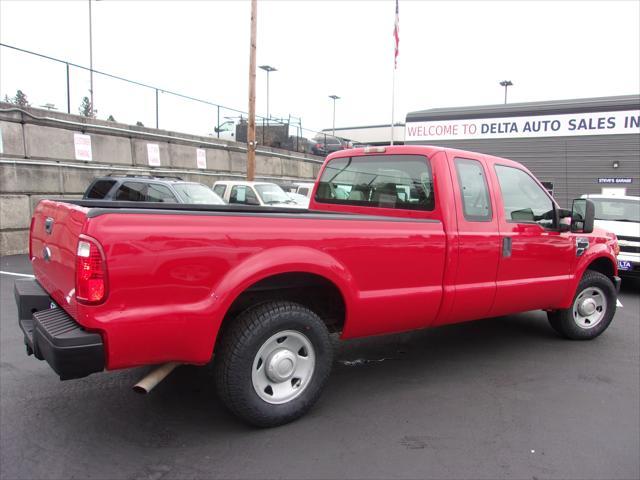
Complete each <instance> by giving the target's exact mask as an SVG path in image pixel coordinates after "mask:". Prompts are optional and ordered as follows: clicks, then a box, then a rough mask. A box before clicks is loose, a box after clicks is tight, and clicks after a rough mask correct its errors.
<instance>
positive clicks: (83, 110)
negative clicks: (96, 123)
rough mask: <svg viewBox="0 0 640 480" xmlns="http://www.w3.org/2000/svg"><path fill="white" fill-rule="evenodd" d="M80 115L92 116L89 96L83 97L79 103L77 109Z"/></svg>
mask: <svg viewBox="0 0 640 480" xmlns="http://www.w3.org/2000/svg"><path fill="white" fill-rule="evenodd" d="M78 111H79V112H80V115H82V116H83V117H93V116H94V115H93V105H91V100H89V97H84V98H83V99H82V103H81V104H80V108H79V109H78Z"/></svg>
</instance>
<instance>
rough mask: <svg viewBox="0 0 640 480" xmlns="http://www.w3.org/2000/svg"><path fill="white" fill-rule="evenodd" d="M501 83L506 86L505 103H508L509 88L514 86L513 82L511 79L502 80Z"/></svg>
mask: <svg viewBox="0 0 640 480" xmlns="http://www.w3.org/2000/svg"><path fill="white" fill-rule="evenodd" d="M500 85H501V86H503V87H504V104H505V105H506V104H507V88H509V87H512V86H513V82H511V80H503V81H501V82H500Z"/></svg>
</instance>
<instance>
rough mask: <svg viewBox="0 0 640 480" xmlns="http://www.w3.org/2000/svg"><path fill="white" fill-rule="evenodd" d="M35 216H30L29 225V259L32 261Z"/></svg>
mask: <svg viewBox="0 0 640 480" xmlns="http://www.w3.org/2000/svg"><path fill="white" fill-rule="evenodd" d="M35 219H36V216H35V215H34V216H33V217H31V224H30V225H29V261H33V245H32V243H33V224H34V222H35Z"/></svg>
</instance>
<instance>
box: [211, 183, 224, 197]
mask: <svg viewBox="0 0 640 480" xmlns="http://www.w3.org/2000/svg"><path fill="white" fill-rule="evenodd" d="M226 189H227V186H226V185H216V186H215V187H213V191H214V192H216V193H217V194H218V195H220V197H221V198H224V191H225V190H226Z"/></svg>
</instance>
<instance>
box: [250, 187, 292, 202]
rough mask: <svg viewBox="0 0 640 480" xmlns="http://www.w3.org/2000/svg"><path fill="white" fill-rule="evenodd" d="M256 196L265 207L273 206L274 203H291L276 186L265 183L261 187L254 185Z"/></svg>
mask: <svg viewBox="0 0 640 480" xmlns="http://www.w3.org/2000/svg"><path fill="white" fill-rule="evenodd" d="M255 188H256V190H257V191H258V195H260V198H261V199H262V202H263V203H265V204H267V205H273V204H274V203H291V202H292V200H291V199H290V198H289V197H288V196H287V194H286V193H284V190H282V189H281V188H280V187H279V186H278V185H275V184H273V183H267V184H263V185H256V186H255Z"/></svg>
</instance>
